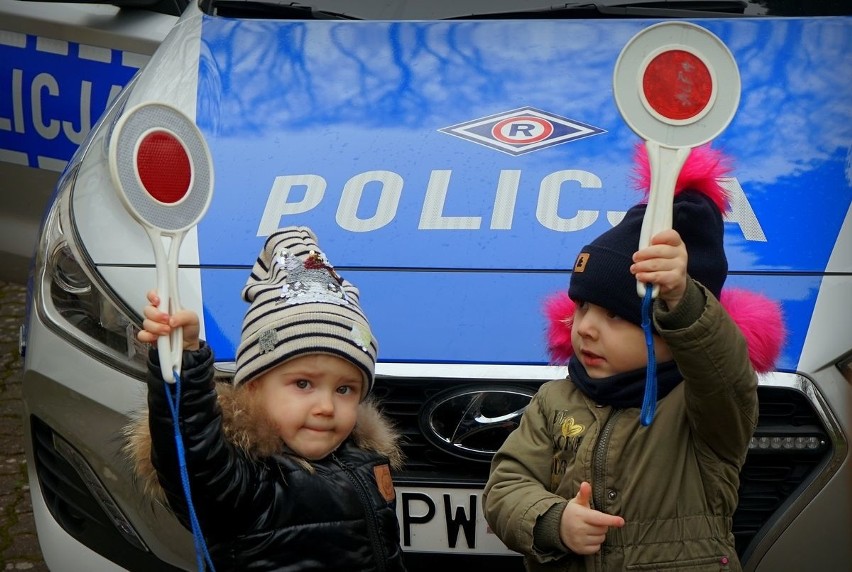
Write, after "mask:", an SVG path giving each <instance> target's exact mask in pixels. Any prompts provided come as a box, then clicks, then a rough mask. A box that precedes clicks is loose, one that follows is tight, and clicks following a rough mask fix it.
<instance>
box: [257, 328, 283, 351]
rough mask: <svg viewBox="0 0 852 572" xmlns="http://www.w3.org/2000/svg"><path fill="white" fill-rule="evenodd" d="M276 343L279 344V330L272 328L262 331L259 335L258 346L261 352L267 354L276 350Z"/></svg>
mask: <svg viewBox="0 0 852 572" xmlns="http://www.w3.org/2000/svg"><path fill="white" fill-rule="evenodd" d="M276 345H278V330H276V329H275V328H270V329H268V330H264V331H262V332H260V335H259V336H258V337H257V347H258V350H259V351H260V353H262V354H266V353H269V352H271V351H274V350H275V346H276Z"/></svg>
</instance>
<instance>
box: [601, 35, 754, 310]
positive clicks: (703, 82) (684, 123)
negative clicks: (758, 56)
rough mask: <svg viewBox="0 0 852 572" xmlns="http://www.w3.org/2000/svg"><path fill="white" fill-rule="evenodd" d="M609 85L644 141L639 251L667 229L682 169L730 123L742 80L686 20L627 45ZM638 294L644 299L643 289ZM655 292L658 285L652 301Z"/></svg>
mask: <svg viewBox="0 0 852 572" xmlns="http://www.w3.org/2000/svg"><path fill="white" fill-rule="evenodd" d="M612 83H613V93H614V95H615V103H616V105H617V106H618V110H619V112H620V113H621V115H622V117H623V118H624V121H625V122H626V123H627V125H628V126H630V128H631V129H632V130H633V131H634V132H635V133H636V134H637V135H639V137H641V138H642V139H644V140H645V147H646V149H647V152H648V161H649V165H650V168H651V186H650V192H649V196H648V206H647V208H646V210H645V217H644V219H643V221H642V230H641V232H640V237H639V248H640V249H641V248H644V247H646V246H648V245H649V244H650V243H651V237H653V236H654V235H655V234H657V233H658V232H660V231H662V230H666V229H669V228H671V227H672V203H673V200H674V190H675V184H676V183H677V177H678V175H679V174H680V170H681V168H682V167H683V164H684V162H685V161H686V158H687V157H688V156H689V153H690V151H691V150H692V148H693V147H698V146H699V145H703V144H704V143H707V142H708V141H710V140H711V139H713V138H715V137H716V136H717V135H719V133H721V132H722V131H724V129H725V128H726V127H727V126H728V124H729V123H730V121H731V119H732V118H733V116H734V113H735V112H736V110H737V106H738V105H739V100H740V74H739V70H738V69H737V64H736V61H735V60H734V57H733V55H732V54H731V52H730V50H728V48H727V46H725V44H724V43H722V41H721V40H720V39H719V38H717V37H716V36H715V35H713V34H712V33H711V32H709V31H708V30H706V29H704V28H702V27H701V26H697V25H695V24H691V23H689V22H663V23H660V24H655V25H653V26H650V27H648V28H645V29H644V30H642V31H641V32H639V33H638V34H636V35H635V36H633V38H631V39H630V41H628V42H627V44H626V45H625V46H624V48H623V49H622V51H621V54H620V55H619V56H618V60H617V61H616V64H615V71H614V72H613V80H612ZM636 288H637V292H638V293H639V295H640V296H644V295H645V285H644V284H642V283H641V282H637V284H636ZM658 290H659V288H658V287H656V286H655V287H654V289H653V296H654V297H656V295H657V293H658Z"/></svg>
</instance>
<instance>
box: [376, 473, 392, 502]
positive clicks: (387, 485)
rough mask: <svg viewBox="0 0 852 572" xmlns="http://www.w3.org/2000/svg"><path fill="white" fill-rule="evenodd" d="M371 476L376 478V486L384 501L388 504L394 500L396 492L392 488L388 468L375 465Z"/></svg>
mask: <svg viewBox="0 0 852 572" xmlns="http://www.w3.org/2000/svg"><path fill="white" fill-rule="evenodd" d="M373 475H374V476H375V477H376V484H377V485H379V492H380V493H382V496H383V497H384V499H385V500H386V501H388V502H391V501H392V500H393V499H395V498H396V491H395V490H394V488H393V479H392V478H391V474H390V467H389V466H388V465H377V466H375V467H373Z"/></svg>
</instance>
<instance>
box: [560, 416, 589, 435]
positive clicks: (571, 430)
mask: <svg viewBox="0 0 852 572" xmlns="http://www.w3.org/2000/svg"><path fill="white" fill-rule="evenodd" d="M585 430H586V428H585V427H583V426H582V425H580V424H579V423H574V418H573V417H569V418H567V419H565V420H564V421H563V422H562V436H563V437H576V436H577V435H580V434H581V433H582V432H583V431H585Z"/></svg>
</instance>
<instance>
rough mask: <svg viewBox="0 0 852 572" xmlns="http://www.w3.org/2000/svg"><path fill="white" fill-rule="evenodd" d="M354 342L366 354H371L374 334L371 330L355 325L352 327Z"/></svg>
mask: <svg viewBox="0 0 852 572" xmlns="http://www.w3.org/2000/svg"><path fill="white" fill-rule="evenodd" d="M352 341H353V342H355V345H357V346H358V347H359V348H361V349H362V350H364V351H365V352H369V351H370V342H372V341H373V334H371V333H370V330H368V329H365V328H363V327H361V326H359V325H358V324H355V325H354V326H352Z"/></svg>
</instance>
